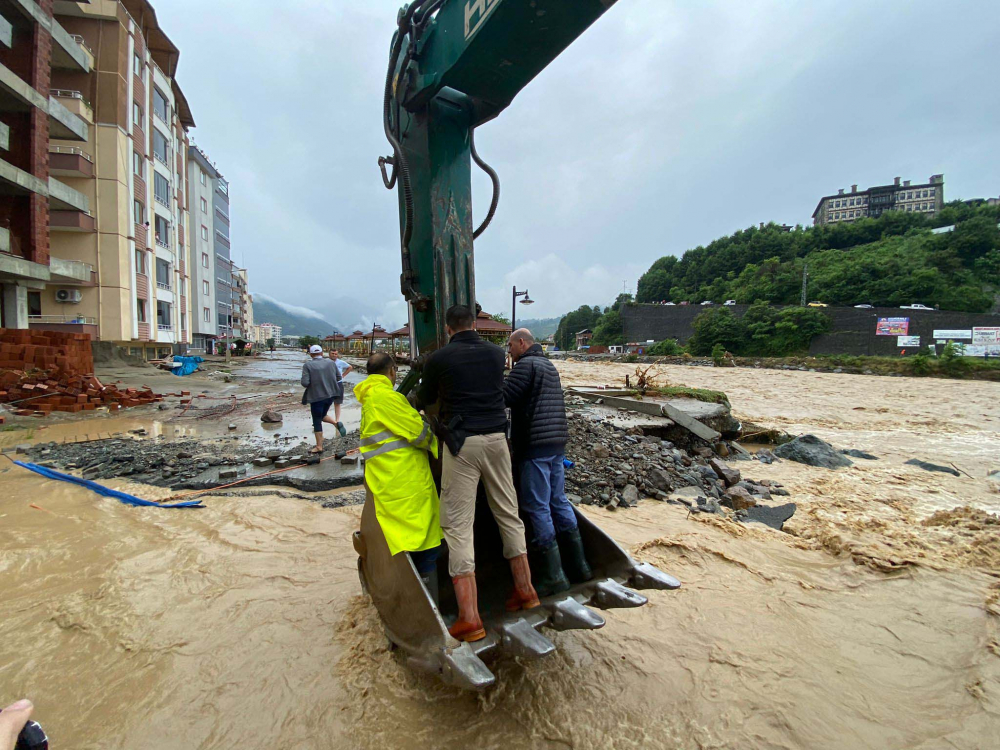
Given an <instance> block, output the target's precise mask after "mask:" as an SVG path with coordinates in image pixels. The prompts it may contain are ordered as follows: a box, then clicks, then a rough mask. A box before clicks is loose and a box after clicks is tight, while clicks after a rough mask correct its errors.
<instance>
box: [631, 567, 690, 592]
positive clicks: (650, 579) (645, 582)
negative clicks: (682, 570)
mask: <svg viewBox="0 0 1000 750" xmlns="http://www.w3.org/2000/svg"><path fill="white" fill-rule="evenodd" d="M629 583H630V584H632V585H633V586H635V587H636V588H637V589H660V590H666V589H679V588H680V587H681V582H680V581H678V580H677V579H676V578H674V577H673V576H672V575H669V574H667V573H664V572H663V571H662V570H660V569H659V568H656V567H654V566H652V565H650V564H649V563H639V564H638V565H636V566H635V567H634V568H632V577H631V578H630V579H629Z"/></svg>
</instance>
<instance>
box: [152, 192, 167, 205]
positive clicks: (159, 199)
mask: <svg viewBox="0 0 1000 750" xmlns="http://www.w3.org/2000/svg"><path fill="white" fill-rule="evenodd" d="M153 200H155V201H156V202H157V203H159V204H160V205H161V206H163V207H164V208H170V199H169V198H163V197H161V196H159V195H154V196H153Z"/></svg>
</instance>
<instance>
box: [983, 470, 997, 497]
mask: <svg viewBox="0 0 1000 750" xmlns="http://www.w3.org/2000/svg"><path fill="white" fill-rule="evenodd" d="M986 483H987V485H989V488H990V491H992V492H1000V469H997V470H995V471H991V472H990V473H989V474H987V475H986Z"/></svg>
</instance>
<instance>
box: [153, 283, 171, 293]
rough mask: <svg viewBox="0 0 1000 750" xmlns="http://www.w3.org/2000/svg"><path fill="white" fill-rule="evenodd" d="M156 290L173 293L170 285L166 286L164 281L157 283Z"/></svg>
mask: <svg viewBox="0 0 1000 750" xmlns="http://www.w3.org/2000/svg"><path fill="white" fill-rule="evenodd" d="M156 288H157V289H162V290H163V291H165V292H169V291H172V287H171V286H170V284H166V283H164V282H162V281H157V282H156Z"/></svg>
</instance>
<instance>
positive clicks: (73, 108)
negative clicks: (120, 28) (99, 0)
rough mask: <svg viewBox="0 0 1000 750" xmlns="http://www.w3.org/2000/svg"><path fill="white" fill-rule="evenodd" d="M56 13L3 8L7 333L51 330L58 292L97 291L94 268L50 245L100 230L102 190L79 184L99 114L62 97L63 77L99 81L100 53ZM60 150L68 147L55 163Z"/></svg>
mask: <svg viewBox="0 0 1000 750" xmlns="http://www.w3.org/2000/svg"><path fill="white" fill-rule="evenodd" d="M52 14H53V0H39V1H38V2H35V1H34V0H0V326H2V327H6V328H29V327H35V326H36V325H39V324H41V322H42V320H43V317H42V312H43V311H42V310H41V309H40V298H41V296H42V294H43V292H44V290H45V289H46V286H47V285H48V284H49V283H56V284H58V285H60V287H61V288H65V289H66V290H67V293H68V294H69V296H70V297H71V298H75V297H76V296H78V295H79V293H80V291H79V289H80V287H84V286H86V285H92V284H93V283H94V279H93V268H92V267H90V266H88V265H87V264H85V263H80V262H78V261H77V260H76V259H74V258H72V257H67V256H66V255H65V254H62V253H61V252H60V249H59V248H53V247H52V246H51V245H50V241H49V237H50V230H61V229H63V228H64V227H65V226H66V225H69V226H73V227H76V226H79V227H80V229H79V230H77V231H86V230H87V229H88V228H89V230H90V231H92V230H93V218H92V216H91V214H90V210H91V206H92V202H93V194H92V191H87V190H86V189H84V188H85V185H81V184H80V183H81V182H82V181H81V180H74V179H72V178H73V177H74V176H77V175H86V174H89V173H91V172H92V170H93V165H92V163H90V162H88V161H87V160H86V159H84V158H83V157H82V156H81V154H83V151H82V149H81V147H82V146H83V145H85V144H86V143H88V141H89V139H90V138H91V136H92V127H91V126H92V119H88V117H89V116H90V111H89V107H87V106H86V105H85V103H84V102H82V101H79V100H76V99H73V98H69V97H66V96H63V95H62V92H61V91H59V90H53V89H54V88H55V89H57V87H58V86H59V85H60V83H59V81H60V80H61V79H62V78H63V77H74V76H87V75H90V74H91V72H92V71H93V67H94V54H93V52H92V51H91V48H89V47H88V46H87V44H86V43H85V41H84V40H83V38H82V37H80V36H79V35H74V34H71V33H70V32H69V31H67V30H66V29H65V28H63V26H62V25H60V23H59V22H58V21H56V19H54V18H53V15H52ZM56 142H58V143H60V144H62V146H61V147H60V148H58V149H55V153H52V154H50V153H49V152H50V150H51V149H52V146H51V144H52V143H56ZM63 317H64V316H59V318H58V319H59V320H61V319H62V318H63ZM74 319H75V318H74ZM82 325H83V323H76V324H75V325H72V326H71V327H70V328H69V330H72V331H75V332H80V331H81V326H82Z"/></svg>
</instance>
